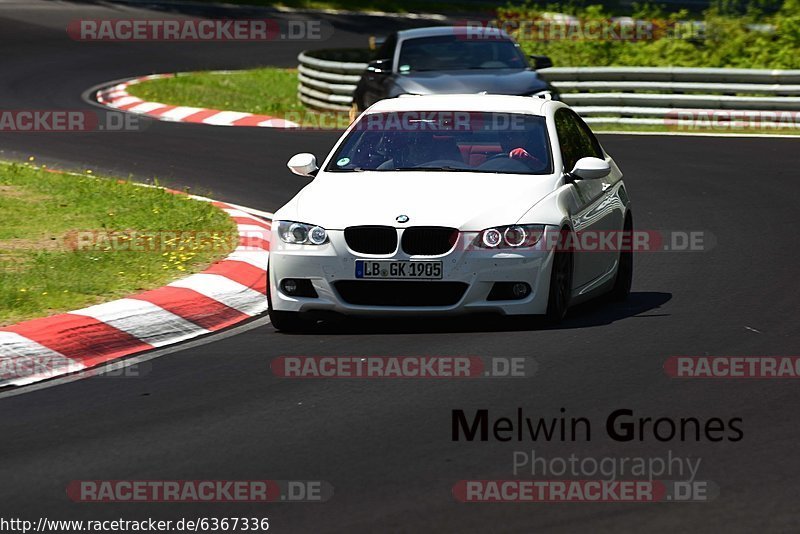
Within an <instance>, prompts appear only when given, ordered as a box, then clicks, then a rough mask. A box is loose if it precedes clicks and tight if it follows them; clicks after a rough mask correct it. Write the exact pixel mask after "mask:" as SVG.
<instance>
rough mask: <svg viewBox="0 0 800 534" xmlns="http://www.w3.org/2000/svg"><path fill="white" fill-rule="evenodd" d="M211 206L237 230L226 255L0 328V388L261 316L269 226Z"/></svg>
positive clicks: (224, 206) (247, 215)
mask: <svg viewBox="0 0 800 534" xmlns="http://www.w3.org/2000/svg"><path fill="white" fill-rule="evenodd" d="M194 198H197V199H198V200H208V199H205V198H202V197H194ZM211 202H213V201H211ZM213 204H214V205H215V206H217V207H218V208H220V209H222V210H223V211H225V212H226V213H228V215H230V216H231V217H232V218H233V220H234V221H235V222H236V225H237V227H238V232H239V244H238V246H237V248H236V249H235V250H234V251H233V252H232V253H231V254H230V255H228V256H227V257H226V258H225V259H223V260H221V261H218V262H217V263H215V264H213V265H212V266H211V267H209V268H208V269H206V270H205V271H203V272H202V273H198V274H194V275H191V276H188V277H186V278H183V279H181V280H177V281H175V282H172V283H171V284H168V285H166V286H164V287H161V288H158V289H154V290H151V291H145V292H143V293H138V294H135V295H131V296H130V297H127V298H123V299H120V300H115V301H111V302H106V303H103V304H97V305H95V306H89V307H88V308H83V309H80V310H75V311H71V312H68V313H62V314H59V315H54V316H51V317H44V318H41V319H33V320H30V321H26V322H23V323H19V324H15V325H12V326H8V327H4V328H0V387H2V386H21V385H25V384H31V383H33V382H38V381H40V380H45V379H48V378H53V377H56V376H61V375H65V374H68V373H73V372H76V371H81V370H83V369H87V368H90V367H94V366H96V365H100V364H103V363H106V362H109V361H111V360H115V359H117V358H121V357H123V356H128V355H131V354H135V353H138V352H142V351H146V350H150V349H154V348H158V347H163V346H165V345H171V344H174V343H178V342H181V341H185V340H187V339H191V338H194V337H197V336H201V335H204V334H208V333H211V332H214V331H216V330H220V329H222V328H225V327H228V326H231V325H233V324H235V323H238V322H241V321H244V320H246V319H249V318H251V317H254V316H256V315H259V314H261V313H263V312H264V311H266V309H267V279H266V270H267V262H268V260H269V239H270V232H271V230H270V228H271V226H270V225H271V222H270V221H268V220H265V219H263V218H260V217H256V216H254V215H251V214H250V213H247V212H245V211H243V210H242V209H241V207H239V206H235V205H231V204H226V203H223V202H213Z"/></svg>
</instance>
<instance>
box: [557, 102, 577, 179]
mask: <svg viewBox="0 0 800 534" xmlns="http://www.w3.org/2000/svg"><path fill="white" fill-rule="evenodd" d="M555 119H556V133H557V134H558V145H559V147H560V148H561V159H562V160H563V161H564V171H565V172H569V171H571V170H572V168H573V167H574V166H575V162H576V161H578V160H579V159H580V156H579V155H578V145H579V144H580V142H579V140H578V139H577V137H578V136H577V131H576V128H575V122H574V121H573V120H572V117H570V116H569V111H568V110H567V109H565V108H561V109H559V110H558V111H556V115H555Z"/></svg>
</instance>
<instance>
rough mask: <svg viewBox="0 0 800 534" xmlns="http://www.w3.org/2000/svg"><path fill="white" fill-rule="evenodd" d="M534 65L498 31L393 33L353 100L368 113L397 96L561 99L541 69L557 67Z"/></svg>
mask: <svg viewBox="0 0 800 534" xmlns="http://www.w3.org/2000/svg"><path fill="white" fill-rule="evenodd" d="M531 57H532V58H533V59H534V60H535V61H534V65H533V66H531V65H530V64H529V63H528V59H527V58H526V57H525V54H523V53H522V50H521V49H520V47H519V44H517V43H516V42H515V41H514V40H513V39H512V38H511V37H510V36H509V35H508V34H506V33H504V32H502V31H499V30H497V29H493V28H481V27H475V28H472V27H464V26H437V27H432V28H417V29H413V30H404V31H399V32H396V33H393V34H391V35H390V36H389V37H387V38H386V40H385V41H384V43H383V45H381V47H380V48H379V49H378V51H377V53H376V59H374V60H373V61H371V62H370V63H369V66H368V67H367V70H366V71H365V72H364V74H363V75H362V76H361V80H360V81H359V83H358V86H357V87H356V91H355V93H354V95H353V103H354V104H355V106H356V107H357V109H358V110H359V111H363V110H365V109H366V108H368V107H369V106H371V105H372V104H374V103H375V102H377V101H378V100H383V99H384V98H393V97H396V96H400V95H404V94H410V95H426V94H441V93H450V94H459V93H462V94H463V93H480V92H486V93H491V94H503V95H523V96H525V95H530V96H533V97H540V98H553V99H556V100H557V99H558V93H557V92H556V90H555V89H553V87H552V86H551V85H550V84H549V83H547V82H546V81H545V80H543V79H542V78H541V77H540V76H539V75H538V74H537V73H536V70H538V69H543V68H546V67H550V66H552V62H551V61H550V59H549V58H547V57H546V56H531Z"/></svg>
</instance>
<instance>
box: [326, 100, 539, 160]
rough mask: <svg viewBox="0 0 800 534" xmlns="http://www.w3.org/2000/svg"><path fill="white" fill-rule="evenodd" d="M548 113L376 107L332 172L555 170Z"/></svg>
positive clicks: (352, 135)
mask: <svg viewBox="0 0 800 534" xmlns="http://www.w3.org/2000/svg"><path fill="white" fill-rule="evenodd" d="M550 154H551V150H550V142H549V137H548V135H547V127H546V125H545V120H544V117H539V116H535V115H527V114H523V113H489V112H459V111H424V112H423V111H414V112H408V111H403V112H392V113H370V114H367V115H362V116H361V118H360V119H359V121H358V123H356V125H355V126H354V127H353V129H352V130H351V131H350V133H349V134H348V136H347V138H346V139H345V140H344V141H343V142H342V144H341V145H340V146H339V148H338V150H337V151H336V154H335V155H334V157H333V158H331V160H330V163H329V164H328V166H327V167H326V169H325V170H326V171H329V172H360V171H447V172H465V171H466V172H485V173H509V174H550V173H551V172H552V163H551V157H550Z"/></svg>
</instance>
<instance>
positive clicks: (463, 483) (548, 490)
mask: <svg viewBox="0 0 800 534" xmlns="http://www.w3.org/2000/svg"><path fill="white" fill-rule="evenodd" d="M452 491H453V497H454V498H455V499H456V500H457V501H459V502H462V503H478V502H516V503H564V502H605V503H615V502H631V503H651V502H707V501H710V500H712V499H714V498H715V497H716V496H717V494H718V493H719V491H718V487H717V485H716V484H714V483H713V482H709V481H699V480H695V481H692V482H688V481H679V480H460V481H458V482H456V483H455V485H453V489H452Z"/></svg>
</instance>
